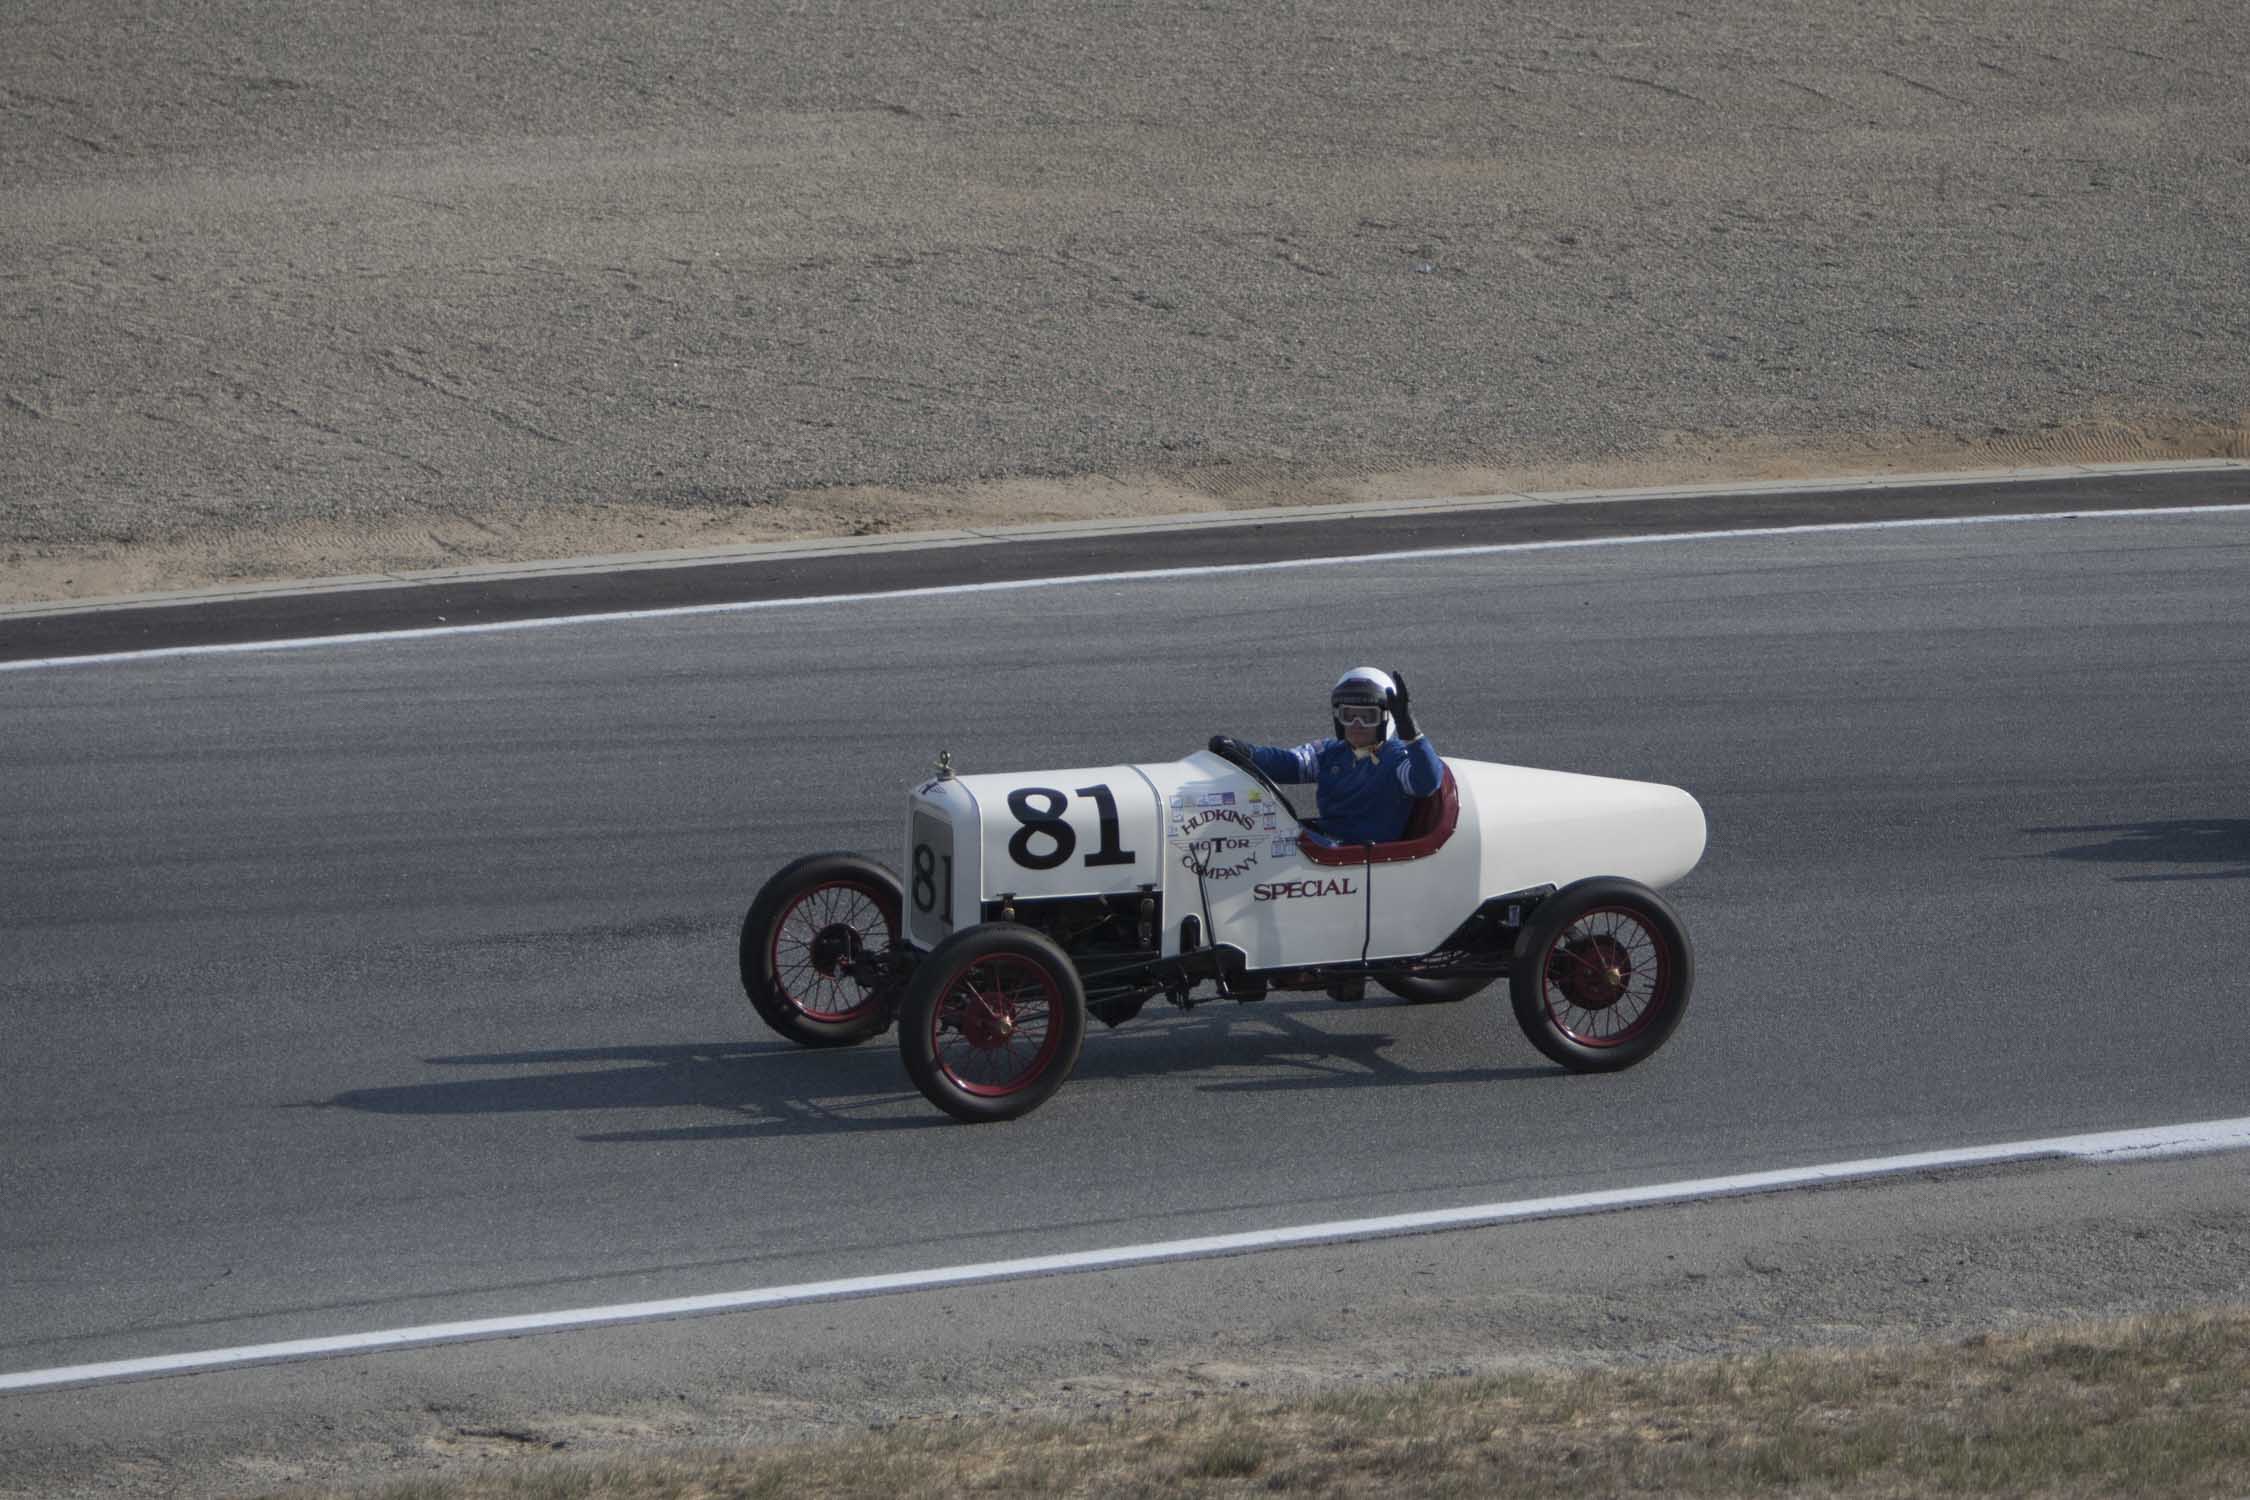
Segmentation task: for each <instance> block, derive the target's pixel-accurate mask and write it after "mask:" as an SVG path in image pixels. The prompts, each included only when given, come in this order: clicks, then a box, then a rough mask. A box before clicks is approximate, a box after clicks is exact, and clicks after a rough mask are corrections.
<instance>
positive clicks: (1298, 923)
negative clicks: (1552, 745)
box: [902, 753, 1705, 972]
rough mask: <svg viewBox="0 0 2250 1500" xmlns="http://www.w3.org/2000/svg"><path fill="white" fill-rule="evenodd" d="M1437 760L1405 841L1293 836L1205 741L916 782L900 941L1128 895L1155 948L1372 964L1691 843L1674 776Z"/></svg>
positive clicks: (1686, 808) (1674, 866)
mask: <svg viewBox="0 0 2250 1500" xmlns="http://www.w3.org/2000/svg"><path fill="white" fill-rule="evenodd" d="M1446 765H1447V767H1448V769H1449V771H1450V773H1451V777H1450V785H1449V787H1448V790H1447V792H1446V793H1444V794H1442V796H1441V798H1438V799H1430V801H1431V802H1432V803H1433V806H1432V808H1431V809H1430V810H1429V812H1428V813H1427V814H1425V815H1424V816H1421V817H1418V819H1417V823H1418V824H1428V825H1430V826H1429V827H1428V828H1427V829H1426V830H1417V831H1421V832H1422V837H1420V838H1419V839H1416V840H1414V841H1411V842H1409V843H1405V844H1401V845H1375V846H1372V851H1370V850H1369V848H1368V847H1367V846H1358V847H1356V848H1355V847H1352V846H1321V845H1319V844H1317V843H1316V841H1314V840H1311V839H1309V838H1306V837H1303V836H1301V835H1300V832H1299V830H1298V827H1297V824H1296V821H1295V819H1294V818H1293V817H1292V816H1291V814H1290V812H1289V810H1288V809H1286V808H1282V807H1279V806H1277V805H1276V804H1275V800H1274V794H1273V792H1272V791H1270V790H1268V789H1266V788H1264V787H1262V786H1260V784H1259V783H1258V781H1257V780H1256V779H1255V778H1253V777H1251V776H1250V775H1249V774H1247V773H1246V772H1245V771H1243V770H1242V769H1240V768H1238V767H1237V766H1235V765H1233V764H1231V763H1230V762H1228V761H1226V760H1223V759H1221V758H1220V757H1218V756H1216V755H1213V754H1209V753H1198V754H1195V755H1191V756H1189V757H1188V758H1187V759H1185V760H1179V761H1168V762H1158V763H1153V764H1142V765H1113V766H1094V767H1088V768H1085V769H1080V770H1067V771H1040V772H1031V773H1022V772H1017V773H1009V774H1000V775H976V776H958V777H952V776H947V777H941V778H939V779H935V780H931V781H929V782H926V783H924V784H923V785H921V786H920V787H918V788H917V789H916V790H915V791H914V792H913V793H912V795H911V797H910V799H909V808H908V815H907V837H906V856H907V857H906V862H905V866H904V873H903V877H902V878H903V881H904V884H905V887H906V891H905V895H906V900H905V903H904V904H905V919H906V931H905V940H906V943H907V944H908V946H910V947H911V948H914V949H917V950H920V951H923V952H927V951H928V950H930V949H932V948H934V947H936V946H937V945H938V944H939V943H940V942H942V941H944V940H945V939H946V938H947V937H949V936H950V935H952V934H953V933H954V932H955V931H957V930H959V929H961V928H963V927H967V926H972V925H975V924H978V923H981V922H987V921H993V920H1013V919H1014V914H1015V912H1016V911H1017V909H1018V908H1029V907H1033V906H1037V905H1043V904H1047V903H1052V902H1057V901H1064V900H1072V899H1079V900H1086V901H1090V902H1097V903H1100V904H1102V905H1103V906H1105V907H1107V908H1108V909H1110V910H1112V911H1123V910H1126V909H1128V908H1134V907H1137V908H1138V909H1139V911H1140V913H1141V917H1142V920H1143V922H1144V925H1145V928H1146V931H1147V935H1148V950H1149V951H1150V952H1151V954H1152V956H1154V957H1158V958H1172V957H1177V956H1178V955H1179V954H1180V953H1181V951H1182V949H1183V946H1185V947H1197V946H1212V947H1222V948H1224V947H1231V948H1233V949H1236V950H1237V951H1239V953H1240V954H1241V960H1240V962H1241V967H1242V969H1243V970H1246V971H1251V972H1257V971H1274V970H1285V969H1301V968H1307V967H1312V966H1318V965H1324V964H1349V963H1358V962H1362V961H1366V962H1370V963H1372V962H1374V961H1377V960H1383V959H1400V958H1412V957H1418V956H1420V955H1423V954H1427V953H1430V952H1431V951H1433V950H1435V949H1437V948H1439V947H1440V946H1441V945H1443V944H1444V943H1445V942H1446V941H1447V939H1448V938H1449V936H1451V935H1452V934H1453V933H1455V932H1456V930H1457V929H1459V928H1460V927H1461V925H1462V924H1463V922H1464V921H1466V920H1467V919H1468V918H1469V917H1470V916H1471V915H1472V914H1473V913H1475V912H1476V911H1477V910H1478V909H1479V907H1480V906H1482V905H1483V904H1484V903H1486V902H1487V901H1490V900H1492V899H1493V898H1496V897H1502V896H1507V895H1509V894H1511V893H1516V892H1525V891H1532V890H1537V889H1539V888H1543V887H1544V888H1554V887H1561V886H1567V885H1569V884H1571V883H1572V882H1574V881H1578V880H1582V879H1586V878H1589V877H1593V876H1618V877H1623V878H1625V879H1629V880H1633V881H1637V882H1639V883H1641V884H1642V885H1645V886H1649V887H1652V888H1661V887H1663V886H1666V885H1669V884H1671V883H1672V882H1674V881H1676V880H1678V879H1679V878H1680V877H1681V876H1683V875H1685V874H1686V873H1687V872H1688V871H1689V870H1691V869H1693V868H1694V867H1695V864H1696V861H1697V860H1698V859H1700V858H1701V857H1702V854H1703V845H1704V832H1705V830H1704V820H1703V810H1702V808H1701V807H1700V806H1698V805H1697V803H1696V801H1695V799H1694V798H1693V797H1691V796H1689V795H1688V794H1687V793H1686V792H1684V791H1682V790H1681V789H1679V788H1678V787H1674V786H1664V785H1660V784H1657V783H1653V782H1643V781H1623V780H1617V779H1614V778H1610V777H1602V776H1584V775H1577V774H1574V773H1570V772H1564V771H1544V770H1534V769H1531V768H1528V767H1524V766H1511V765H1498V764H1494V763H1491V762H1486V761H1474V760H1461V759H1449V760H1448V761H1447V762H1446ZM1309 790H1310V789H1309V788H1308V789H1307V791H1308V792H1309ZM1121 903H1122V905H1121ZM1191 916H1192V917H1193V918H1194V919H1195V922H1194V924H1193V925H1192V926H1191V925H1187V923H1186V919H1187V918H1189V917H1191ZM1183 932H1184V933H1186V934H1187V941H1186V942H1185V943H1183Z"/></svg>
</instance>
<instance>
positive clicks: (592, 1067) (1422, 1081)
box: [298, 998, 1560, 1145]
mask: <svg viewBox="0 0 2250 1500" xmlns="http://www.w3.org/2000/svg"><path fill="white" fill-rule="evenodd" d="M1383 1008H1385V1007H1384V1006H1383V1005H1382V1004H1381V1003H1380V1002H1376V1003H1371V1004H1368V1005H1365V1006H1352V1007H1347V1006H1339V1005H1337V1004H1335V1003H1333V1002H1329V1001H1325V1000H1314V999H1310V998H1307V999H1304V1000H1300V1001H1295V1002H1290V1001H1278V1000H1269V1001H1266V1002H1264V1003H1261V1004H1256V1005H1247V1006H1238V1005H1235V1004H1233V1003H1231V1002H1215V1003H1214V1004H1212V1005H1211V1006H1209V1007H1199V1008H1198V1009H1197V1010H1195V1011H1192V1012H1189V1013H1186V1014H1181V1015H1174V1016H1171V1017H1169V1018H1165V1017H1152V1018H1149V1019H1148V1020H1144V1021H1138V1022H1134V1023H1131V1024H1128V1025H1127V1026H1125V1027H1122V1028H1120V1029H1119V1030H1117V1031H1115V1032H1102V1031H1097V1032H1095V1033H1094V1034H1093V1035H1091V1036H1089V1037H1088V1038H1087V1044H1086V1048H1085V1050H1084V1051H1083V1052H1082V1053H1081V1054H1080V1056H1079V1061H1078V1066H1077V1068H1076V1070H1075V1071H1074V1073H1073V1079H1074V1081H1083V1082H1100V1081H1108V1082H1115V1081H1119V1080H1125V1079H1134V1078H1148V1077H1159V1076H1165V1077H1178V1078H1180V1079H1182V1080H1183V1081H1184V1082H1186V1083H1188V1084H1189V1085H1190V1086H1193V1087H1196V1088H1199V1089H1202V1090H1206V1091H1211V1092H1258V1091H1264V1090H1286V1089H1307V1088H1369V1087H1375V1088H1405V1087H1417V1086H1428V1085H1433V1084H1451V1083H1495V1082H1506V1081H1509V1080H1513V1079H1523V1078H1538V1077H1546V1076H1548V1075H1550V1074H1553V1073H1557V1072H1559V1071H1560V1070H1558V1069H1553V1068H1546V1067H1502V1068H1456V1069H1446V1070H1443V1071H1437V1072H1430V1071H1423V1070H1417V1069H1414V1068H1411V1067H1408V1066H1406V1065H1404V1064H1402V1063H1400V1062H1398V1061H1396V1060H1394V1059H1393V1058H1391V1057H1390V1056H1389V1055H1388V1052H1389V1049H1390V1048H1391V1047H1392V1046H1393V1045H1394V1044H1395V1043H1396V1041H1397V1040H1398V1039H1397V1038H1396V1037H1395V1036H1393V1035H1391V1034H1390V1033H1388V1032H1387V1031H1359V1030H1352V1029H1349V1028H1346V1027H1328V1026H1323V1025H1320V1024H1317V1022H1316V1021H1315V1020H1310V1019H1307V1018H1306V1017H1305V1016H1304V1015H1303V1014H1300V1013H1310V1014H1311V1015H1312V1016H1314V1017H1317V1016H1321V1015H1329V1016H1344V1015H1359V1016H1365V1015H1367V1014H1369V1013H1370V1012H1376V1011H1379V1010H1381V1009H1383ZM424 1063H425V1065H427V1066H433V1067H448V1068H453V1067H459V1068H489V1069H496V1070H510V1069H533V1068H536V1069H542V1070H544V1071H538V1072H509V1071H501V1072H499V1073H498V1074H497V1075H496V1076H491V1077H481V1078H460V1079H444V1080H441V1081H435V1082H423V1083H411V1084H400V1085H396V1086H392V1087H386V1088H363V1089H350V1090H347V1091H346V1092H344V1093H341V1094H337V1095H336V1096H334V1097H333V1098H330V1099H324V1100H318V1101H312V1102H310V1103H309V1104H307V1105H303V1106H298V1107H310V1108H324V1109H345V1110H356V1111H360V1112H363V1113H367V1114H376V1115H426V1116H432V1117H443V1116H459V1115H508V1114H542V1113H552V1114H561V1115H573V1114H587V1113H601V1112H607V1111H620V1110H622V1111H631V1112H635V1113H656V1114H662V1113H665V1112H667V1111H674V1110H691V1111H703V1112H717V1113H719V1114H720V1115H722V1116H724V1117H725V1118H722V1119H718V1120H711V1119H704V1120H701V1121H698V1122H697V1123H694V1124H681V1125H676V1126H673V1125H653V1126H647V1127H643V1128H635V1129H628V1130H610V1131H591V1132H587V1133H584V1134H581V1135H580V1136H579V1137H578V1138H579V1139H580V1140H582V1141H585V1142H587V1143H589V1144H595V1145H624V1144H636V1143H651V1142H667V1141H670V1142H678V1141H711V1140H730V1139H749V1138H752V1137H760V1136H776V1135H796V1134H807V1133H815V1134H829V1133H849V1132H856V1131H869V1130H910V1129H924V1128H927V1127H930V1126H942V1125H947V1124H949V1123H951V1122H950V1121H948V1120H947V1119H946V1118H945V1117H944V1116H942V1115H940V1114H938V1113H937V1112H935V1111H934V1110H930V1109H929V1108H928V1106H927V1105H926V1104H925V1103H924V1102H923V1100H922V1098H921V1095H920V1094H919V1093H917V1092H916V1091H915V1090H914V1089H913V1088H912V1087H911V1086H910V1085H909V1084H908V1083H907V1082H906V1077H905V1073H904V1071H903V1069H902V1067H901V1065H900V1062H899V1057H898V1049H897V1047H896V1045H895V1042H894V1041H893V1039H892V1038H890V1037H884V1038H880V1039H877V1040H876V1041H873V1042H870V1043H868V1044H867V1045H864V1046H861V1047H855V1048H835V1049H814V1048H804V1047H798V1046H795V1045H793V1044H791V1043H788V1042H782V1041H756V1042H744V1041H737V1042H685V1043H650V1044H633V1043H624V1044H619V1045H615V1046H604V1047H576V1048H537V1049H527V1050H525V1051H521V1052H481V1053H462V1054H455V1055H450V1056H443V1057H431V1058H426V1059H424ZM1216 1071H1223V1072H1225V1073H1227V1074H1228V1075H1230V1076H1228V1077H1225V1078H1223V1079H1216V1080H1209V1079H1206V1080H1204V1081H1196V1075H1197V1074H1199V1073H1200V1074H1209V1073H1212V1072H1216ZM1245 1073H1248V1074H1250V1075H1251V1076H1242V1075H1243V1074H1245Z"/></svg>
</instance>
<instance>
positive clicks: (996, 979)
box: [898, 922, 1086, 1125]
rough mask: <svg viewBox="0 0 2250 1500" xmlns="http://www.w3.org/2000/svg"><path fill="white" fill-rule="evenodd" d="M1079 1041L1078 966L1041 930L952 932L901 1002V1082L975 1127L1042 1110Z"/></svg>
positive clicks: (1007, 926)
mask: <svg viewBox="0 0 2250 1500" xmlns="http://www.w3.org/2000/svg"><path fill="white" fill-rule="evenodd" d="M1033 1024H1036V1028H1037V1029H1036V1030H1035V1031H1034V1030H1033V1029H1032V1027H1033ZM1085 1042H1086V990H1085V986H1084V985H1083V984H1081V983H1080V981H1079V978H1078V969H1077V966H1076V965H1074V964H1073V963H1071V961H1070V955H1069V954H1067V953H1065V952H1063V950H1062V949H1061V948H1060V947H1059V946H1057V944H1056V943H1055V941H1054V940H1053V939H1052V938H1050V937H1048V936H1047V935H1046V934H1045V933H1042V932H1036V931H1034V930H1032V929H1031V928H1029V927H1023V926H1019V925H1017V924H1015V923H1013V922H987V923H985V924H983V925H982V926H978V927H966V928H963V929H962V930H961V931H959V932H956V933H955V934H953V936H951V937H949V938H947V939H946V940H945V941H944V942H942V943H940V944H938V945H937V947H936V948H935V949H933V950H931V952H930V955H929V957H927V958H925V959H923V960H922V961H921V963H919V964H917V965H916V966H915V969H914V975H913V977H912V978H911V979H909V980H908V981H907V984H906V991H905V993H904V994H903V995H901V996H900V998H899V1004H898V1046H899V1052H900V1055H901V1056H903V1057H904V1058H905V1060H906V1072H907V1076H908V1077H910V1078H912V1079H913V1080H914V1086H915V1087H916V1088H918V1089H920V1090H921V1091H922V1094H923V1097H925V1098H927V1099H928V1100H929V1101H930V1102H931V1103H932V1104H935V1105H936V1106H937V1107H938V1108H939V1109H942V1110H944V1111H945V1112H946V1113H947V1114H949V1115H951V1116H953V1118H954V1119H956V1120H966V1121H968V1122H969V1123H970V1124H972V1125H978V1124H984V1123H986V1122H989V1121H993V1120H1013V1119H1015V1118H1016V1117H1017V1116H1019V1115H1027V1114H1029V1113H1031V1111H1033V1110H1035V1109H1037V1108H1038V1107H1039V1106H1040V1105H1042V1104H1044V1103H1046V1102H1047V1100H1048V1099H1049V1098H1051V1097H1053V1095H1054V1092H1055V1090H1057V1089H1059V1088H1061V1087H1062V1086H1063V1080H1064V1079H1066V1078H1068V1077H1069V1076H1070V1070H1071V1069H1072V1068H1075V1067H1076V1066H1078V1050H1079V1048H1081V1047H1082V1046H1084V1045H1085Z"/></svg>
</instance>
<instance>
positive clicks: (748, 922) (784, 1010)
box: [741, 854, 900, 1047]
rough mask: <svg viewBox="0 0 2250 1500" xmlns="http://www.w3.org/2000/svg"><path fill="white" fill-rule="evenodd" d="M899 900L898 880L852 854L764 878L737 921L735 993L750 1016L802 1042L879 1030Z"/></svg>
mask: <svg viewBox="0 0 2250 1500" xmlns="http://www.w3.org/2000/svg"><path fill="white" fill-rule="evenodd" d="M899 901H900V890H899V883H898V877H897V876H896V875H893V874H892V873H891V872H890V871H889V870H888V869H887V868H885V867H884V866H882V865H880V864H877V863H876V862H875V861H874V860H871V859H865V858H862V857H861V856H859V855H856V854H814V855H809V856H807V857H806V858H804V859H800V860H798V861H796V862H795V863H793V864H791V865H788V866H787V867H785V868H784V869H782V870H781V871H780V872H779V873H778V874H776V875H775V876H774V877H773V878H772V879H771V880H769V881H767V882H766V884H765V886H764V888H763V889H761V890H760V891H759V892H758V897H757V899H756V900H755V901H753V902H752V903H751V905H750V911H749V915H747V916H746V917H744V918H743V922H742V944H741V967H742V989H743V993H745V994H747V995H748V996H749V997H750V1004H751V1006H752V1007H753V1008H754V1009H755V1010H756V1011H757V1012H758V1015H759V1017H760V1018H761V1019H762V1020H764V1021H765V1023H766V1024H767V1025H768V1026H770V1027H772V1028H773V1029H774V1030H775V1031H777V1032H779V1033H780V1034H781V1035H782V1036H785V1037H787V1038H789V1039H790V1040H791V1041H793V1042H799V1043H802V1044H803V1045H805V1046H808V1047H844V1046H850V1045H851V1044H852V1043H854V1042H863V1041H865V1040H867V1039H868V1038H869V1037H871V1036H876V1035H878V1034H880V1033H881V1032H882V1031H883V1029H884V1028H885V1027H887V1026H889V1025H890V1023H891V1001H892V999H893V995H892V989H891V986H890V985H889V984H888V983H887V981H886V978H885V975H884V972H883V969H882V967H881V961H882V960H883V959H885V958H887V957H888V955H889V954H890V953H891V951H892V949H893V947H894V946H895V945H896V944H897V942H898V936H899V909H900V908H899Z"/></svg>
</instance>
